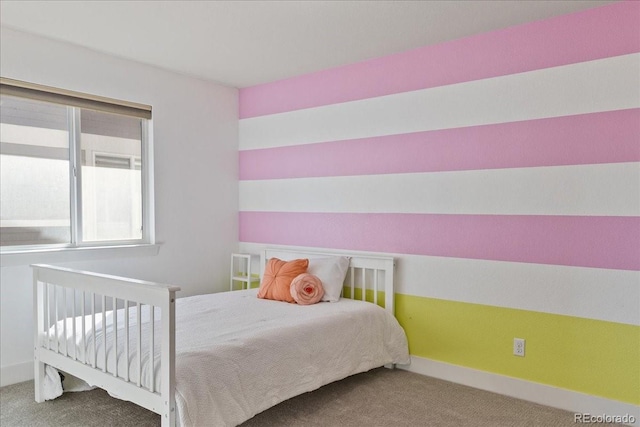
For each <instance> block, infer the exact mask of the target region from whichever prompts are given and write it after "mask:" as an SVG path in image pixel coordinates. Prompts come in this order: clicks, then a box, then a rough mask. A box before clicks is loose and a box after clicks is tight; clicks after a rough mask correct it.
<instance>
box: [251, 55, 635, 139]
mask: <svg viewBox="0 0 640 427" xmlns="http://www.w3.org/2000/svg"><path fill="white" fill-rule="evenodd" d="M638 75H640V54H630V55H623V56H618V57H612V58H606V59H600V60H595V61H588V62H582V63H578V64H571V65H564V66H560V67H553V68H547V69H542V70H535V71H530V72H526V73H519V74H512V75H508V76H500V77H493V78H489V79H483V80H476V81H471V82H464V83H458V84H453V85H448V86H440V87H435V88H429V89H422V90H416V91H411V92H404V93H398V94H393V95H387V96H381V97H376V98H369V99H364V100H358V101H351V102H345V103H340V104H333V105H327V106H321V107H314V108H308V109H304V110H297V111H291V112H287V113H279V114H272V115H266V116H261V117H253V118H247V119H242V120H240V128H239V134H240V149H241V150H249V149H257V148H268V147H278V146H290V145H298V144H310V143H314V142H322V141H337V140H343V139H354V138H364V137H372V136H380V135H394V134H401V133H408V132H418V131H426V130H435V129H450V128H457V127H465V126H474V125H483V124H490V123H506V122H514V121H520V120H531V119H539V118H545V117H559V116H567V115H573V114H583V113H592V112H599V111H611V110H619V109H626V108H637V107H640V84H639V81H638Z"/></svg>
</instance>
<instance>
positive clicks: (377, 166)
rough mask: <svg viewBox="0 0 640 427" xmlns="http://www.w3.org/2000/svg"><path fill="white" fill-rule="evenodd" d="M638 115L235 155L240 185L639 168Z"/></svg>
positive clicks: (573, 118)
mask: <svg viewBox="0 0 640 427" xmlns="http://www.w3.org/2000/svg"><path fill="white" fill-rule="evenodd" d="M639 135H640V109H630V110H619V111H611V112H604V113H592V114H583V115H578V116H567V117H558V118H551V119H540V120H530V121H523V122H514V123H504V124H497V125H485V126H473V127H467V128H458V129H446V130H437V131H429V132H417V133H409V134H401V135H390V136H381V137H375V138H363V139H354V140H347V141H333V142H324V143H318V144H307V145H298V146H292V147H278V148H269V149H259V150H247V151H241V152H240V179H241V180H251V179H278V178H302V177H313V176H348V175H373V174H389V173H411V172H436V171H455V170H475V169H499V168H518V167H535V166H560V165H579V164H595V163H618V162H637V161H640V143H639V140H638V138H639Z"/></svg>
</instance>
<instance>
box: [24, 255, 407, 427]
mask: <svg viewBox="0 0 640 427" xmlns="http://www.w3.org/2000/svg"><path fill="white" fill-rule="evenodd" d="M334 256H336V254H335V253H320V252H306V251H287V250H282V249H267V250H265V251H264V252H263V253H262V256H261V275H262V274H264V266H265V265H266V263H267V261H268V260H269V259H271V258H278V259H282V260H292V259H299V258H308V259H316V258H317V259H323V258H328V257H334ZM349 257H350V259H349V261H348V270H347V272H346V277H345V279H344V283H343V294H342V298H340V299H339V300H338V301H337V302H321V303H317V304H313V305H298V304H289V303H286V302H281V301H271V300H265V299H260V298H257V297H256V296H257V292H258V290H257V289H248V290H241V291H231V292H223V293H217V294H209V295H200V296H195V297H187V298H180V299H176V298H175V294H176V292H177V291H178V290H179V288H178V287H175V286H169V285H162V284H157V283H150V282H144V281H139V280H133V279H128V278H121V277H115V276H108V275H102V274H96V273H90V272H84V271H77V270H71V269H66V268H60V267H53V266H46V265H34V266H33V270H34V312H35V313H34V314H35V318H36V326H35V335H34V343H35V346H34V347H35V351H34V357H35V399H36V401H38V402H42V401H43V400H45V399H48V398H50V397H51V389H52V388H54V389H55V388H58V387H60V384H59V378H60V377H59V375H57V371H58V370H59V371H62V372H64V373H67V374H70V375H72V376H74V377H78V378H80V379H82V380H84V381H86V382H87V383H88V384H90V385H92V386H97V387H100V388H103V389H105V390H107V391H108V392H109V393H110V394H111V395H112V396H114V397H117V398H119V399H123V400H128V401H131V402H134V403H136V404H137V405H140V406H142V407H145V408H147V409H149V410H151V411H154V412H156V413H158V414H160V415H161V419H162V425H163V426H174V425H184V426H191V425H216V426H227V425H238V424H240V423H242V422H244V421H246V420H247V419H249V418H251V417H253V416H254V415H255V414H257V413H259V412H262V411H264V410H266V409H268V408H269V407H271V406H274V405H276V404H278V403H280V402H282V401H284V400H286V399H289V398H291V397H294V396H296V395H299V394H302V393H305V392H308V391H312V390H315V389H317V388H319V387H321V386H323V385H325V384H328V383H330V382H333V381H338V380H340V379H343V378H345V377H347V376H350V375H353V374H356V373H360V372H365V371H368V370H370V369H373V368H376V367H380V366H387V367H390V366H393V364H398V363H399V364H407V363H409V355H408V348H407V340H406V336H405V334H404V331H403V330H402V328H401V327H400V326H399V324H398V322H397V321H396V320H395V318H394V317H393V311H394V299H393V297H394V293H393V272H394V260H393V258H389V257H378V256H366V255H365V256H362V255H356V256H354V255H349ZM382 307H384V308H382Z"/></svg>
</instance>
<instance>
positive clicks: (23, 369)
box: [0, 361, 34, 387]
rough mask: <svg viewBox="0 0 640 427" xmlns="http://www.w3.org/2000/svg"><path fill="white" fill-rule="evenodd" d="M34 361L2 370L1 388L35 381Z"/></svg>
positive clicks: (0, 376) (0, 372)
mask: <svg viewBox="0 0 640 427" xmlns="http://www.w3.org/2000/svg"><path fill="white" fill-rule="evenodd" d="M33 372H34V371H33V361H29V362H23V363H17V364H15V365H9V366H3V367H2V368H0V387H4V386H6V385H11V384H17V383H21V382H24V381H29V380H32V379H33V375H34V374H33Z"/></svg>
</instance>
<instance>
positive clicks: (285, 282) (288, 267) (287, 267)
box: [258, 258, 309, 302]
mask: <svg viewBox="0 0 640 427" xmlns="http://www.w3.org/2000/svg"><path fill="white" fill-rule="evenodd" d="M308 266H309V260H308V259H294V260H293V261H288V262H287V261H282V260H281V259H278V258H271V259H270V260H269V261H268V262H267V266H266V268H265V269H264V275H263V276H262V282H261V283H260V289H259V290H258V298H264V299H272V300H276V301H286V302H295V300H294V299H293V297H292V296H291V289H290V288H291V282H292V281H293V279H295V278H296V277H298V276H299V275H300V274H302V273H306V272H307V267H308Z"/></svg>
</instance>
